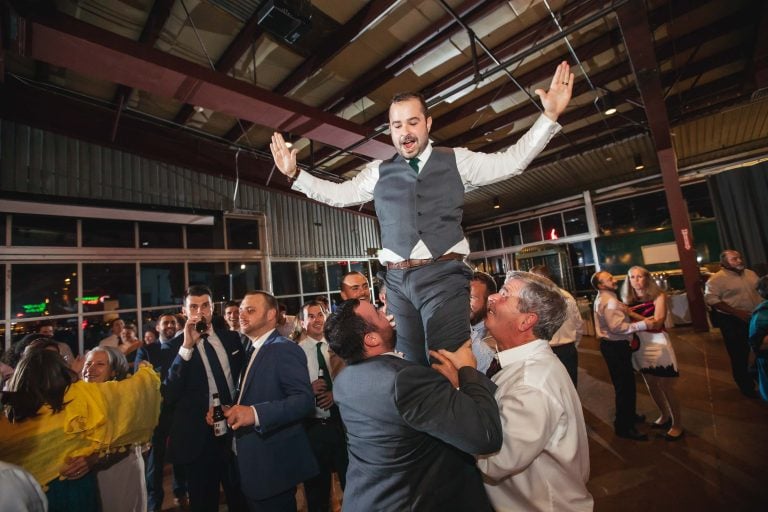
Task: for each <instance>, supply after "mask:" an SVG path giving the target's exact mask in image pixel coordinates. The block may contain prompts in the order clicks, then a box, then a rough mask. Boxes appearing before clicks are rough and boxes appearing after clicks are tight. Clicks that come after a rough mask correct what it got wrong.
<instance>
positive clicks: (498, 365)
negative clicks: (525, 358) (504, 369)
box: [485, 357, 501, 379]
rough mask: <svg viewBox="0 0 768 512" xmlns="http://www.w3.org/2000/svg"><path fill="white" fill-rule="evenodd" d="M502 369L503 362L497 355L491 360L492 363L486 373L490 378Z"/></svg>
mask: <svg viewBox="0 0 768 512" xmlns="http://www.w3.org/2000/svg"><path fill="white" fill-rule="evenodd" d="M499 370H501V363H499V360H498V359H496V358H495V357H494V358H493V359H492V360H491V365H490V366H489V367H488V370H486V372H485V375H486V376H487V377H488V378H489V379H490V378H491V377H493V376H494V375H496V374H497V373H498V372H499Z"/></svg>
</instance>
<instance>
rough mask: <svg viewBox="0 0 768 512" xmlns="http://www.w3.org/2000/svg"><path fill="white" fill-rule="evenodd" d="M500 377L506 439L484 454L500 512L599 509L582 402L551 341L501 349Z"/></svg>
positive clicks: (483, 461) (498, 396)
mask: <svg viewBox="0 0 768 512" xmlns="http://www.w3.org/2000/svg"><path fill="white" fill-rule="evenodd" d="M499 362H500V364H501V370H500V371H499V372H498V373H497V374H496V375H494V377H493V382H494V383H496V385H497V386H498V389H497V390H496V393H495V396H496V401H497V402H498V404H499V412H500V413H501V426H502V430H503V432H504V441H503V444H502V446H501V450H499V451H498V452H496V453H494V454H492V455H488V456H481V457H479V458H478V461H477V466H478V467H479V468H480V471H481V472H482V473H483V475H484V478H483V481H484V482H485V490H486V492H487V493H488V497H489V499H490V500H491V505H493V507H494V509H496V510H527V511H552V512H554V511H559V510H569V511H582V510H583V511H587V510H588V511H591V510H592V508H593V505H594V501H593V499H592V496H591V495H590V494H589V491H587V486H586V483H587V480H589V446H588V441H587V429H586V426H585V425H584V415H583V413H582V410H581V401H580V400H579V395H578V394H577V393H576V389H575V388H574V387H573V382H571V378H570V377H569V376H568V372H567V371H566V370H565V367H564V366H563V365H562V363H560V360H559V359H557V356H555V354H554V352H552V349H551V348H550V347H549V344H548V342H547V341H546V340H534V341H531V342H529V343H526V344H525V345H521V346H519V347H515V348H511V349H507V350H504V351H502V352H499Z"/></svg>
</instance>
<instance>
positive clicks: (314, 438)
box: [304, 406, 349, 512]
mask: <svg viewBox="0 0 768 512" xmlns="http://www.w3.org/2000/svg"><path fill="white" fill-rule="evenodd" d="M334 408H335V413H332V414H333V415H332V416H331V417H330V418H329V419H328V420H320V419H316V418H308V419H306V420H305V421H304V426H305V428H306V431H307V437H308V438H309V444H310V445H311V446H312V453H313V454H314V455H315V459H317V465H318V466H319V467H320V473H319V474H318V475H317V476H315V477H314V478H310V479H309V480H307V481H306V482H304V492H305V493H306V495H307V508H308V509H309V512H328V510H330V498H331V483H332V479H331V474H332V473H333V472H334V471H336V472H337V473H338V474H339V482H340V483H341V489H342V490H344V487H345V486H346V483H347V465H348V464H349V460H348V458H347V441H346V437H345V434H344V426H343V424H342V423H341V417H340V416H339V414H338V408H336V406H334Z"/></svg>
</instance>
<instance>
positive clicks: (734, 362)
mask: <svg viewBox="0 0 768 512" xmlns="http://www.w3.org/2000/svg"><path fill="white" fill-rule="evenodd" d="M718 320H719V322H720V332H721V333H722V335H723V341H724V342H725V349H726V350H727V351H728V357H729V358H730V359H731V373H732V374H733V380H734V381H735V382H736V385H737V386H739V390H741V392H742V393H746V394H752V393H754V392H755V381H754V379H752V377H751V376H750V375H749V351H750V347H749V341H748V340H749V325H748V324H747V323H746V322H744V321H742V320H741V319H739V318H737V317H735V316H733V315H726V314H722V313H721V314H719V318H718Z"/></svg>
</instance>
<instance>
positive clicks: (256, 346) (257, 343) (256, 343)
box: [237, 329, 275, 427]
mask: <svg viewBox="0 0 768 512" xmlns="http://www.w3.org/2000/svg"><path fill="white" fill-rule="evenodd" d="M274 331H275V330H274V329H270V330H269V331H267V332H265V333H264V334H262V335H261V336H259V337H258V338H256V339H253V338H251V337H250V336H249V337H248V339H250V340H251V345H253V354H251V358H250V359H249V360H248V366H247V367H246V368H245V374H244V377H243V384H242V386H240V396H238V397H237V403H238V404H240V400H241V399H242V398H243V390H245V385H246V384H247V382H246V381H247V380H248V374H249V373H251V366H252V365H253V362H254V361H255V360H256V354H258V353H259V350H261V347H262V346H264V342H266V341H267V339H269V337H270V336H271V335H272V333H273V332H274ZM251 409H252V410H253V418H254V420H255V423H254V424H253V426H254V427H258V426H259V425H261V424H260V423H259V413H258V412H256V407H254V406H253V405H252V406H251Z"/></svg>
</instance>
